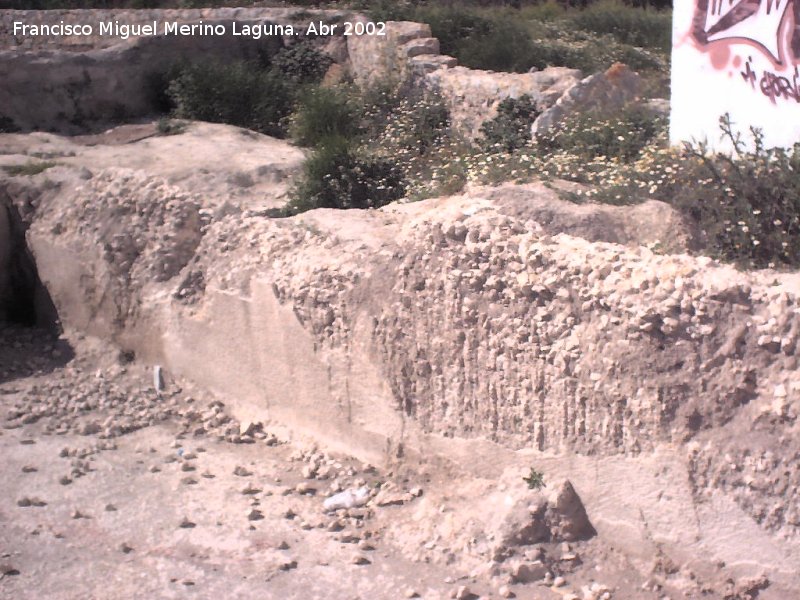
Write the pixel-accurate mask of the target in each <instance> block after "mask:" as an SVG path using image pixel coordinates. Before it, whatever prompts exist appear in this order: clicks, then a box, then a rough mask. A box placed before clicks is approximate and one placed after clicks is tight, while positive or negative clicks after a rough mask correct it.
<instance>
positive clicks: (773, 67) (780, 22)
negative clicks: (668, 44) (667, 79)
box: [670, 0, 800, 150]
mask: <svg viewBox="0 0 800 600" xmlns="http://www.w3.org/2000/svg"><path fill="white" fill-rule="evenodd" d="M799 68H800V0H675V1H674V17H673V30H672V115H671V120H670V139H671V141H672V143H673V144H679V143H681V142H683V141H691V140H696V141H700V140H706V141H708V143H709V145H710V146H712V147H713V148H716V149H719V150H724V149H729V148H730V146H729V144H726V143H725V142H724V141H722V140H721V139H720V129H719V118H720V116H722V115H723V114H725V113H728V114H730V116H731V121H733V123H734V130H738V131H741V132H742V133H743V134H748V132H749V128H750V127H751V126H753V127H758V128H760V129H762V130H763V132H764V141H765V143H766V145H767V146H768V147H772V146H783V147H791V146H792V145H793V144H795V143H796V142H800V72H799V70H798V69H799ZM744 138H745V139H746V140H747V141H751V137H750V136H749V135H745V136H744Z"/></svg>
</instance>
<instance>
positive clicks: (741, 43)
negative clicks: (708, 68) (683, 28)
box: [691, 0, 800, 103]
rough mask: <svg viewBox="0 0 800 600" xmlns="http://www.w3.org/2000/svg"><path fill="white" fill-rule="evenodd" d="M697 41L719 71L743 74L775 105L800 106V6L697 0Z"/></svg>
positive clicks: (775, 0) (771, 0)
mask: <svg viewBox="0 0 800 600" xmlns="http://www.w3.org/2000/svg"><path fill="white" fill-rule="evenodd" d="M691 37H692V38H693V41H694V43H695V45H696V46H697V47H698V49H699V50H700V51H702V52H704V53H706V54H708V56H709V58H710V60H711V64H712V66H713V67H714V68H715V69H717V70H720V71H723V70H729V71H730V70H731V69H732V68H733V69H736V70H738V73H739V75H740V76H741V78H742V80H743V81H744V83H745V84H748V85H749V87H750V88H751V89H752V90H754V91H756V92H758V93H761V94H764V95H765V96H767V97H768V98H769V99H770V101H772V102H773V103H775V102H777V101H779V100H787V101H791V102H797V103H800V73H799V72H798V65H799V64H800V0H697V1H696V4H695V10H694V15H693V19H692V29H691ZM754 57H755V59H754Z"/></svg>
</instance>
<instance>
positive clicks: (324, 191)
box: [287, 138, 405, 214]
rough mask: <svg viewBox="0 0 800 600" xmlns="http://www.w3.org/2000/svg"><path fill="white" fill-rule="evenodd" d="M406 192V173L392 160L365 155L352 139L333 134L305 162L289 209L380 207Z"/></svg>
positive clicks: (288, 211)
mask: <svg viewBox="0 0 800 600" xmlns="http://www.w3.org/2000/svg"><path fill="white" fill-rule="evenodd" d="M404 193H405V182H404V181H403V176H402V173H401V171H400V170H399V169H398V168H397V167H396V166H395V165H394V164H393V163H392V161H390V160H388V159H384V158H380V157H376V156H367V155H364V154H363V153H361V152H359V151H358V150H357V149H356V148H353V146H352V143H351V142H350V141H349V140H345V139H342V138H329V139H328V140H327V141H326V142H325V144H324V145H322V146H320V147H319V148H317V150H316V151H315V152H314V154H313V155H312V156H310V157H309V159H308V160H307V161H306V163H305V164H304V165H303V173H302V175H301V177H300V180H299V181H298V182H297V184H296V186H295V188H294V190H293V191H292V199H291V200H290V202H289V204H288V206H287V213H288V214H296V213H299V212H303V211H306V210H311V209H313V208H378V207H380V206H384V205H386V204H389V203H390V202H393V201H395V200H397V199H399V198H402V197H403V195H404Z"/></svg>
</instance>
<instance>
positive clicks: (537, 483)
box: [522, 467, 545, 490]
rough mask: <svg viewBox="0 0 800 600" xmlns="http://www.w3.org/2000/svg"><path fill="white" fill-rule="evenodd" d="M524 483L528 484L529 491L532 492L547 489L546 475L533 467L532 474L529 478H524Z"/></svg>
mask: <svg viewBox="0 0 800 600" xmlns="http://www.w3.org/2000/svg"><path fill="white" fill-rule="evenodd" d="M522 481H524V482H525V483H527V484H528V489H531V490H540V489H542V488H543V487H545V482H544V473H541V472H539V471H537V470H536V468H535V467H531V472H530V474H529V475H528V476H527V477H523V478H522Z"/></svg>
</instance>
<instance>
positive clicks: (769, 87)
mask: <svg viewBox="0 0 800 600" xmlns="http://www.w3.org/2000/svg"><path fill="white" fill-rule="evenodd" d="M759 87H760V88H761V93H762V94H764V95H765V96H767V97H768V98H769V99H770V100H771V101H772V103H773V104H775V99H776V98H785V99H786V100H794V101H795V102H800V73H798V71H797V67H795V68H794V77H792V79H791V80H790V79H789V78H788V77H783V76H782V75H776V74H775V73H771V72H770V71H764V74H763V75H762V76H761V81H760V82H759Z"/></svg>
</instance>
